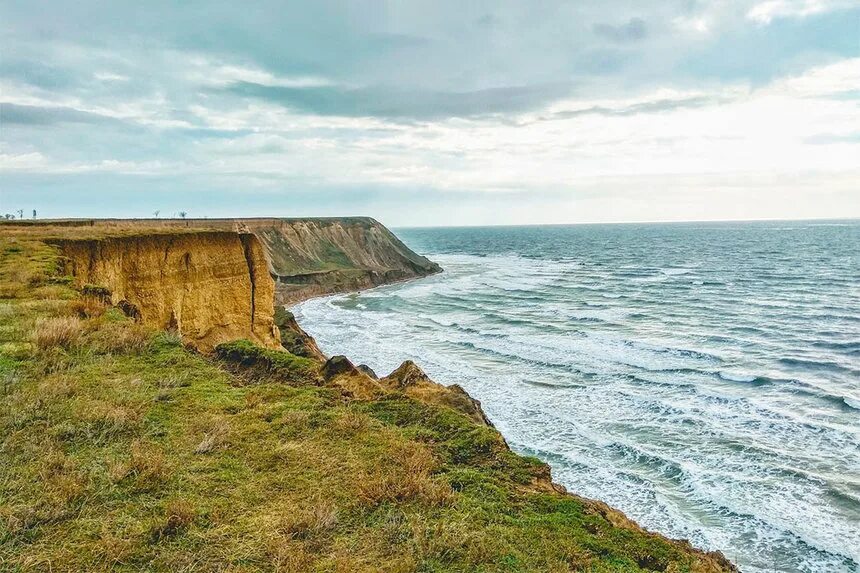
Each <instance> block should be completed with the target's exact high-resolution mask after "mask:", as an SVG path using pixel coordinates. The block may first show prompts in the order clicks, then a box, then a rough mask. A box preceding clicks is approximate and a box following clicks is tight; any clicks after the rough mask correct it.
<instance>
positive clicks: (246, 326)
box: [53, 231, 280, 351]
mask: <svg viewBox="0 0 860 573" xmlns="http://www.w3.org/2000/svg"><path fill="white" fill-rule="evenodd" d="M53 242H54V244H56V245H58V246H59V247H60V249H61V252H62V254H63V257H64V258H63V259H62V260H63V263H62V264H63V265H64V266H65V273H66V274H69V275H71V276H73V277H74V278H75V280H76V282H78V283H79V284H81V285H95V286H98V287H105V288H107V289H108V291H109V293H108V294H107V296H109V297H110V302H111V303H112V304H114V305H117V306H119V307H120V308H122V309H123V310H124V311H125V312H126V314H128V315H130V316H135V317H136V318H139V319H141V320H142V321H143V322H144V323H145V324H150V325H152V326H155V327H157V328H163V329H175V330H176V331H178V332H179V333H180V334H181V335H182V337H183V338H184V339H186V340H187V341H189V342H191V343H192V344H194V345H195V346H196V347H198V348H199V349H200V350H203V351H209V350H212V348H214V347H215V345H217V344H219V343H221V342H226V341H229V340H235V339H237V338H248V339H251V340H253V341H254V342H256V343H258V344H260V345H262V346H266V347H269V348H277V347H279V346H280V344H279V336H278V332H277V328H275V326H274V322H273V319H272V313H273V297H274V282H273V281H272V278H271V276H270V275H269V272H268V270H267V262H266V258H265V256H264V252H263V247H262V245H261V244H260V242H259V241H258V240H257V239H256V237H254V235H250V234H238V233H234V232H228V231H200V232H183V233H153V234H145V235H130V236H115V237H104V238H95V239H58V240H55V241H53Z"/></svg>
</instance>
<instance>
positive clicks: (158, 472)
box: [109, 440, 170, 490]
mask: <svg viewBox="0 0 860 573" xmlns="http://www.w3.org/2000/svg"><path fill="white" fill-rule="evenodd" d="M129 454H130V455H129V459H128V461H126V462H120V463H116V464H113V465H112V466H111V467H110V468H109V473H110V477H111V479H112V480H113V481H114V482H121V481H123V480H126V479H133V480H134V482H135V485H136V487H137V488H138V489H142V490H147V489H152V488H154V487H157V486H159V485H161V484H162V483H164V482H165V481H167V479H168V478H169V477H170V470H169V469H168V466H167V461H166V459H165V457H164V452H162V451H161V449H159V448H158V447H157V446H155V445H154V444H148V443H146V442H143V441H142V440H135V441H134V442H132V444H131V448H130V452H129Z"/></svg>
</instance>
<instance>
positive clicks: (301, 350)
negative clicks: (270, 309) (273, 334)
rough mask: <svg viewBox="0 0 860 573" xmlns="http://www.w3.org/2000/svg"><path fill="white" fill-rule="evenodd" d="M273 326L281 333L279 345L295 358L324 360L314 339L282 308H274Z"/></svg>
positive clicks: (290, 313)
mask: <svg viewBox="0 0 860 573" xmlns="http://www.w3.org/2000/svg"><path fill="white" fill-rule="evenodd" d="M275 326H277V327H278V330H279V331H280V332H281V345H283V347H284V348H286V349H287V350H288V351H290V352H292V353H293V354H295V355H296V356H304V357H305V358H313V359H315V360H318V361H320V362H324V361H325V360H326V356H325V354H323V352H322V350H320V348H319V346H317V341H316V340H314V337H313V336H311V335H310V334H308V333H307V332H305V331H304V329H303V328H302V327H301V326H299V323H298V322H296V317H295V316H293V313H292V312H290V311H289V310H287V309H286V308H284V307H282V306H278V307H276V308H275Z"/></svg>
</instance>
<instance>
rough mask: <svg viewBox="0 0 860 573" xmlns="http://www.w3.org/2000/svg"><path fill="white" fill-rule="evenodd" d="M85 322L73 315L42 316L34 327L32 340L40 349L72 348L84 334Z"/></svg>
mask: <svg viewBox="0 0 860 573" xmlns="http://www.w3.org/2000/svg"><path fill="white" fill-rule="evenodd" d="M83 329H84V326H83V322H81V319H79V318H77V317H72V316H58V317H54V318H40V319H38V320H36V324H35V326H34V327H33V335H32V341H33V344H35V345H36V348H38V349H39V350H50V349H51V348H57V347H59V348H66V349H68V348H72V347H74V346H75V345H77V343H78V341H79V340H80V338H81V335H82V334H83Z"/></svg>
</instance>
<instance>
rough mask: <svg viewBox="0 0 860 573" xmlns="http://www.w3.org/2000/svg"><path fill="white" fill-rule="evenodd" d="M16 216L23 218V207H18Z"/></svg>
mask: <svg viewBox="0 0 860 573" xmlns="http://www.w3.org/2000/svg"><path fill="white" fill-rule="evenodd" d="M18 218H19V219H23V218H24V209H18Z"/></svg>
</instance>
